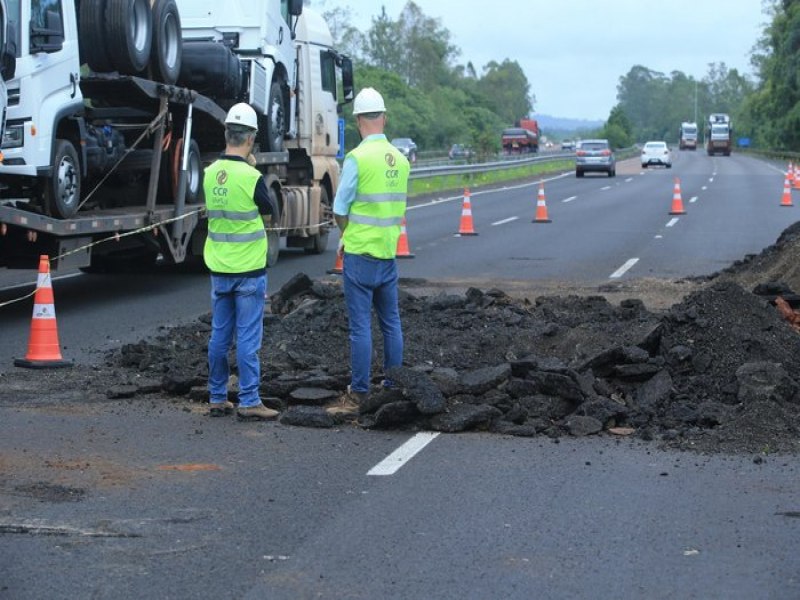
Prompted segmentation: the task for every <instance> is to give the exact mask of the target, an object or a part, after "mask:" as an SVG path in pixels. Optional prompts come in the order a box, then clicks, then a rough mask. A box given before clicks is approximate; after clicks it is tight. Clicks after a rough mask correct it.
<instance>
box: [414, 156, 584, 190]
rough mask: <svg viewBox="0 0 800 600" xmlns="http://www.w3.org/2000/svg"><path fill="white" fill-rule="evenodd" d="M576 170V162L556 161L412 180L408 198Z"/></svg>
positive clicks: (567, 160) (568, 160)
mask: <svg viewBox="0 0 800 600" xmlns="http://www.w3.org/2000/svg"><path fill="white" fill-rule="evenodd" d="M574 168H575V161H574V160H570V159H565V160H556V161H553V162H547V163H534V164H530V165H521V166H518V167H513V168H509V169H502V170H497V171H486V172H483V173H462V174H459V175H442V176H434V177H425V178H424V179H412V180H411V181H409V186H408V187H409V190H408V197H409V198H414V197H416V196H424V195H427V194H435V193H438V192H447V191H452V190H463V189H464V188H465V187H469V188H477V187H480V186H485V185H492V184H496V183H503V182H507V181H517V180H524V179H533V178H536V177H539V176H541V175H550V174H552V173H561V172H563V171H571V170H573V169H574Z"/></svg>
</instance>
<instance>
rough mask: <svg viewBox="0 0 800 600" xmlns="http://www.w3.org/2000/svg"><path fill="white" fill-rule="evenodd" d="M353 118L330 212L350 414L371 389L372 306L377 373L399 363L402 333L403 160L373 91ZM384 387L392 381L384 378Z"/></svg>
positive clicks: (359, 101)
mask: <svg viewBox="0 0 800 600" xmlns="http://www.w3.org/2000/svg"><path fill="white" fill-rule="evenodd" d="M353 115H354V116H355V118H356V126H357V127H358V131H359V133H360V135H361V137H362V141H361V143H360V144H359V145H358V147H357V148H355V149H354V150H353V151H352V152H350V153H349V154H348V155H347V157H346V158H345V161H344V165H343V167H342V176H341V181H340V184H339V188H338V190H337V192H336V197H335V198H334V204H333V212H334V218H335V219H336V224H337V225H338V227H339V229H340V231H341V241H340V252H343V254H344V256H343V261H342V266H343V279H344V296H345V303H346V305H347V316H348V320H349V325H350V368H351V371H352V373H351V379H350V385H349V386H348V390H347V394H345V396H344V397H343V398H342V406H340V407H337V410H341V409H342V408H343V409H344V410H345V411H348V410H356V409H357V407H358V405H359V404H362V403H363V402H364V401H365V400H366V398H367V396H368V394H369V391H370V372H371V362H372V331H371V324H372V307H373V306H374V307H375V311H376V312H377V315H378V322H379V324H380V328H381V332H382V333H383V370H384V374H386V373H387V372H388V371H389V369H391V368H392V367H397V366H400V365H401V364H402V362H403V331H402V327H401V324H400V310H399V306H398V289H397V282H398V271H397V261H396V259H395V256H396V254H397V241H398V238H399V237H400V230H401V225H402V223H403V218H404V216H405V212H406V195H407V192H408V173H409V170H410V165H409V163H408V160H407V159H406V157H405V156H403V154H402V153H401V152H400V151H399V150H398V149H397V148H395V147H394V146H392V145H391V144H390V143H389V141H388V140H387V139H386V136H385V135H384V133H383V131H384V127H385V125H386V106H385V105H384V102H383V97H382V96H381V94H380V93H379V92H377V91H376V90H375V89H373V88H365V89H363V90H361V92H359V94H358V95H357V96H356V98H355V101H354V103H353ZM384 384H385V385H387V386H390V385H391V382H390V381H389V380H388V378H387V379H384Z"/></svg>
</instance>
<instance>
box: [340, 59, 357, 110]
mask: <svg viewBox="0 0 800 600" xmlns="http://www.w3.org/2000/svg"><path fill="white" fill-rule="evenodd" d="M342 92H343V95H344V102H343V104H347V103H348V102H352V101H353V98H355V93H354V89H353V61H352V60H350V58H349V57H347V56H343V57H342Z"/></svg>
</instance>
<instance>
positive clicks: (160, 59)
mask: <svg viewBox="0 0 800 600" xmlns="http://www.w3.org/2000/svg"><path fill="white" fill-rule="evenodd" d="M150 6H151V10H152V14H153V43H152V47H151V51H150V65H151V67H152V69H153V78H154V79H155V80H156V81H161V82H163V83H167V84H170V85H172V84H174V83H175V82H176V81H178V75H180V72H181V56H182V53H183V38H182V37H181V17H180V13H179V12H178V5H177V4H175V0H150Z"/></svg>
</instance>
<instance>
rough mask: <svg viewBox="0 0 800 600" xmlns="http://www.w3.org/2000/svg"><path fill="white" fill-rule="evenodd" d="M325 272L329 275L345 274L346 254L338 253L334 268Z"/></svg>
mask: <svg viewBox="0 0 800 600" xmlns="http://www.w3.org/2000/svg"><path fill="white" fill-rule="evenodd" d="M325 272H326V273H327V274H328V275H341V274H342V273H344V252H339V251H338V250H337V251H336V262H334V263H333V268H332V269H328V270H327V271H325Z"/></svg>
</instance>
